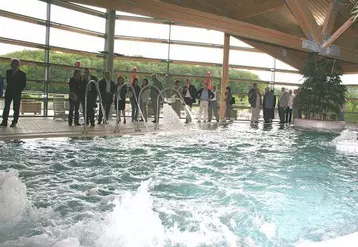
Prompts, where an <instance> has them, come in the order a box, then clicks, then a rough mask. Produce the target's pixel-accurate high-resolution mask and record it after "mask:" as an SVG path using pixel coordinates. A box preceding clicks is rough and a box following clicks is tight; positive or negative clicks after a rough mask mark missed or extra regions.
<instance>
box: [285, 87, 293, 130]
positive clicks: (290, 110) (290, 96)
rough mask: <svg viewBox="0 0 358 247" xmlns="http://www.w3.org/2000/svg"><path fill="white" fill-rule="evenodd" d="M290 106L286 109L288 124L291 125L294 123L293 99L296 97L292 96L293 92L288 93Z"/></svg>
mask: <svg viewBox="0 0 358 247" xmlns="http://www.w3.org/2000/svg"><path fill="white" fill-rule="evenodd" d="M288 94H289V96H288V104H287V108H286V121H285V122H286V124H287V123H288V124H291V122H292V108H293V99H294V96H293V95H292V90H290V91H288Z"/></svg>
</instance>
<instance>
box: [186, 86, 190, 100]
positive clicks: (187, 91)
mask: <svg viewBox="0 0 358 247" xmlns="http://www.w3.org/2000/svg"><path fill="white" fill-rule="evenodd" d="M189 88H190V87H188V90H186V94H185V98H191V95H190V90H189Z"/></svg>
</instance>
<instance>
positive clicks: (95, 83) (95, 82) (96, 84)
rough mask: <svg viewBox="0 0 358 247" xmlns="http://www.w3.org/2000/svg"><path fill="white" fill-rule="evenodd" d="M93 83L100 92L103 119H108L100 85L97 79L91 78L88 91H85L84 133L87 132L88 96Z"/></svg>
mask: <svg viewBox="0 0 358 247" xmlns="http://www.w3.org/2000/svg"><path fill="white" fill-rule="evenodd" d="M91 84H94V86H95V88H96V90H97V93H98V97H99V105H100V107H101V111H102V112H103V119H104V121H107V119H106V116H105V115H106V114H105V111H104V107H103V104H102V96H101V91H100V90H99V86H98V82H97V81H95V80H90V81H89V82H88V83H87V86H86V93H85V109H84V118H85V119H84V122H85V123H84V129H83V133H84V134H87V132H88V131H87V104H88V102H87V101H88V100H87V96H88V90H89V88H90V85H91Z"/></svg>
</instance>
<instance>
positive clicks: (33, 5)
mask: <svg viewBox="0 0 358 247" xmlns="http://www.w3.org/2000/svg"><path fill="white" fill-rule="evenodd" d="M0 9H2V10H6V11H9V12H13V13H17V14H22V15H27V16H31V17H35V18H40V19H46V9H47V6H46V3H45V2H41V1H38V0H11V1H10V0H8V1H6V0H2V1H0ZM0 27H1V26H0Z"/></svg>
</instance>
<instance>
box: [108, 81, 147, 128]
mask: <svg viewBox="0 0 358 247" xmlns="http://www.w3.org/2000/svg"><path fill="white" fill-rule="evenodd" d="M124 86H128V87H129V88H130V89H131V91H132V93H133V96H134V100H135V101H136V103H137V107H138V112H139V114H140V116H141V117H142V118H143V119H144V116H143V113H142V111H141V109H140V104H139V102H138V97H137V94H136V92H135V89H134V87H133V85H132V84H130V83H124V84H123V85H121V86H120V87H119V88H118V89H117V100H116V101H117V102H116V104H117V111H116V115H117V116H116V120H117V122H116V128H115V132H116V133H118V131H119V110H118V102H119V98H120V92H121V90H122V88H123V87H124ZM141 91H142V90H141ZM139 95H140V93H139ZM135 131H139V122H138V119H137V123H136V129H135Z"/></svg>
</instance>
